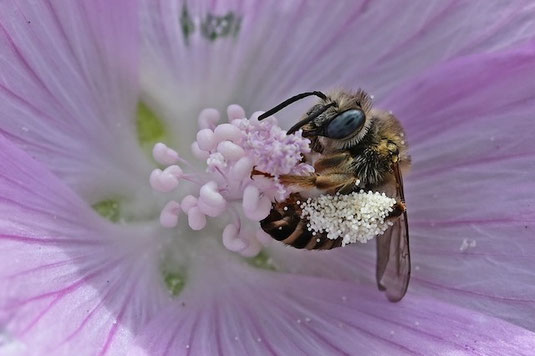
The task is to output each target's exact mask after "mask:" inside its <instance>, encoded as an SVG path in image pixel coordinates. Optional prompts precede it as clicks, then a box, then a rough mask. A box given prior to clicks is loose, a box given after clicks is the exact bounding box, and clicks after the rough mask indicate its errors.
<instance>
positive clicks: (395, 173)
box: [257, 90, 410, 302]
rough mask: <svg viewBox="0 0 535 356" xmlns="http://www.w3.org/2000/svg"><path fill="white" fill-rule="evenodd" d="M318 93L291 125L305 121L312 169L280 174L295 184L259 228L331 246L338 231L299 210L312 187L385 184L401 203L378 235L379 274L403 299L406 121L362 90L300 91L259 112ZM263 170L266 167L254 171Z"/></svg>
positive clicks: (328, 190) (307, 244) (300, 242)
mask: <svg viewBox="0 0 535 356" xmlns="http://www.w3.org/2000/svg"><path fill="white" fill-rule="evenodd" d="M312 95H315V96H317V97H319V98H320V100H319V102H318V103H317V104H316V105H314V106H312V108H311V109H310V110H308V112H307V113H306V114H305V115H304V117H303V118H302V119H301V120H300V121H299V122H297V123H296V124H295V125H294V126H293V127H291V128H290V129H289V130H288V134H291V133H294V132H296V131H297V130H299V129H302V135H303V137H307V138H309V139H310V141H311V150H312V154H311V155H310V157H306V158H304V159H306V160H308V161H309V162H310V163H311V164H313V166H314V169H315V172H314V173H313V174H311V175H308V176H298V175H283V176H280V181H281V182H282V183H283V184H285V185H288V186H292V188H294V189H295V190H296V193H295V194H292V195H291V196H290V198H288V199H287V200H286V201H283V202H276V203H274V204H273V206H272V210H271V212H270V214H269V216H268V217H266V218H265V219H264V220H262V221H261V227H262V229H263V230H264V231H265V232H267V233H268V234H269V235H271V236H272V237H273V238H274V239H276V240H279V241H282V242H284V243H286V244H288V245H291V246H293V247H296V248H305V249H332V248H335V247H339V246H341V245H342V243H341V240H340V239H336V240H333V239H329V238H327V236H325V235H326V234H323V235H322V234H319V235H318V234H314V235H313V233H312V232H311V231H309V229H307V222H306V221H303V218H302V217H301V214H300V208H299V200H301V199H303V197H304V196H307V195H313V194H336V193H338V194H350V193H352V192H354V191H359V190H361V189H364V190H371V191H379V192H384V193H385V194H386V195H388V196H389V197H392V198H395V199H396V201H397V202H398V203H397V207H396V209H394V211H393V213H392V216H391V217H390V219H392V221H393V224H392V226H390V227H389V228H388V230H386V232H384V234H383V235H382V236H379V237H377V238H376V241H377V266H376V280H377V286H378V288H379V290H382V291H385V292H386V295H387V297H388V299H389V300H390V301H393V302H396V301H399V300H401V298H403V296H404V295H405V292H406V291H407V287H408V284H409V278H410V253H409V229H408V222H407V211H406V208H405V197H404V193H403V179H402V175H401V170H402V169H405V168H408V167H409V165H410V157H409V155H408V152H407V144H406V142H405V139H404V132H403V128H402V127H401V124H400V123H399V121H398V120H397V119H396V118H395V117H394V115H392V113H389V112H385V111H382V110H379V109H376V108H373V107H372V100H371V97H370V96H369V95H368V94H366V93H365V92H364V91H362V90H357V91H355V92H349V91H335V92H332V93H330V94H328V95H326V94H323V93H322V92H319V91H313V92H306V93H302V94H299V95H296V96H294V97H292V98H290V99H288V100H286V101H284V102H282V103H281V104H279V105H277V106H276V107H274V108H273V109H271V110H268V111H267V112H265V113H264V114H262V115H261V116H260V117H259V120H262V119H264V118H266V117H268V116H271V115H272V114H274V113H276V112H278V111H279V110H281V109H283V108H284V107H286V106H288V105H290V104H292V103H294V102H295V101H297V100H300V99H303V98H305V97H308V96H312ZM257 173H258V174H262V172H257Z"/></svg>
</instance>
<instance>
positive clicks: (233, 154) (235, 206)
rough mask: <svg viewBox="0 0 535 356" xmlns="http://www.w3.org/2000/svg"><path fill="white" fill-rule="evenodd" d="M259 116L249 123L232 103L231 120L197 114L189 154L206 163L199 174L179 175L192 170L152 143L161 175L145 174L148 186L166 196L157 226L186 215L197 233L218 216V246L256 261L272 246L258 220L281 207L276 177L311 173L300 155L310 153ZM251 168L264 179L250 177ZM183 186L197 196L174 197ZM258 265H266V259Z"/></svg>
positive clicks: (283, 194) (282, 194)
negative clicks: (220, 226)
mask: <svg viewBox="0 0 535 356" xmlns="http://www.w3.org/2000/svg"><path fill="white" fill-rule="evenodd" d="M259 115H260V113H255V114H253V116H252V117H251V118H250V119H247V118H246V117H245V111H244V110H243V109H242V108H241V107H240V106H238V105H231V106H229V107H228V109H227V116H228V121H229V122H227V123H221V124H218V123H219V120H220V113H219V112H218V111H217V110H215V109H204V110H203V111H202V112H201V113H200V115H199V118H198V123H199V128H200V130H199V131H198V133H197V136H196V141H195V142H193V144H192V145H191V151H192V153H193V155H194V156H195V157H196V158H198V159H200V160H201V161H204V162H205V163H206V169H205V172H197V173H194V172H186V171H184V169H188V170H189V169H192V168H191V167H193V165H192V164H190V163H189V162H187V161H185V160H184V159H182V158H180V157H179V155H178V153H177V152H176V151H175V150H173V149H172V148H169V147H168V146H166V145H165V144H163V143H161V142H159V143H157V144H155V145H154V147H153V151H152V153H153V157H154V159H155V160H156V161H157V162H158V163H159V164H161V165H162V166H163V167H162V168H163V169H155V170H153V171H152V172H151V174H150V178H149V181H150V185H151V187H152V188H153V189H154V190H156V191H158V192H162V193H166V194H168V195H169V196H170V197H172V199H170V200H169V201H168V202H167V204H165V206H164V207H163V209H162V211H161V213H160V223H161V225H162V226H164V227H166V228H175V227H176V226H178V225H179V220H180V216H181V215H185V216H186V217H187V224H188V225H189V227H190V228H191V229H193V230H202V229H204V228H205V227H206V226H207V224H208V220H209V219H210V218H224V219H226V222H225V223H224V229H223V231H222V242H223V245H224V246H225V247H226V248H227V249H228V250H230V251H233V252H237V253H239V254H240V255H242V256H244V257H253V256H257V255H258V254H259V253H260V251H261V250H262V246H264V245H266V244H267V243H269V242H270V240H271V237H269V235H267V234H266V233H265V232H264V231H263V230H261V229H260V226H259V224H258V222H259V221H260V220H262V219H264V218H265V217H266V216H267V215H268V214H269V212H270V210H271V205H272V202H274V201H276V200H277V201H283V200H285V199H286V198H287V197H288V196H289V194H290V193H291V192H290V190H289V189H288V188H287V187H285V186H283V185H282V184H281V183H280V182H279V180H278V177H279V176H280V175H282V174H297V175H304V174H310V173H312V172H313V171H314V169H313V167H312V166H311V165H309V164H306V163H302V162H301V161H302V158H303V154H306V153H309V152H310V147H309V144H310V141H309V140H308V139H305V138H303V137H302V136H301V132H296V133H295V134H292V135H287V134H286V131H284V130H282V129H281V128H280V127H279V126H278V123H277V119H276V118H274V117H270V118H268V119H266V120H263V121H258V119H257V118H258V116H259ZM253 169H256V170H258V171H261V172H266V173H268V175H269V176H262V175H253V174H252V172H253ZM182 184H189V185H194V186H195V187H196V190H197V192H198V193H196V194H188V195H185V196H179V195H177V190H178V187H179V185H182ZM246 221H250V222H254V224H246V223H245V222H246ZM259 263H260V265H262V266H267V265H269V263H267V260H266V261H264V259H262V261H259ZM266 263H267V264H266ZM269 268H272V267H271V266H270V267H269Z"/></svg>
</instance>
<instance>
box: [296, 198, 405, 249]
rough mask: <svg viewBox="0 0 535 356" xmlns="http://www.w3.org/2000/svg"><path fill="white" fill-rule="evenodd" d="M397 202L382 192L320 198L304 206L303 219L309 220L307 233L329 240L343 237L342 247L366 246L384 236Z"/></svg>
mask: <svg viewBox="0 0 535 356" xmlns="http://www.w3.org/2000/svg"><path fill="white" fill-rule="evenodd" d="M395 204H396V200H395V199H392V198H389V197H387V196H386V195H385V194H384V193H379V192H375V193H374V192H371V191H369V192H364V191H362V190H361V191H360V192H358V193H357V192H353V193H351V194H348V195H340V194H336V195H320V196H318V197H315V198H309V199H308V200H307V201H306V202H303V203H301V205H300V207H301V209H302V211H301V217H302V218H303V219H307V220H308V221H309V223H308V224H307V227H308V230H309V231H312V232H316V233H318V232H319V233H325V232H326V233H327V238H329V239H332V240H336V239H338V238H340V237H342V246H345V245H347V244H350V243H355V242H361V243H366V242H367V241H368V240H371V239H373V238H374V237H375V236H378V235H381V234H383V233H384V232H385V231H386V230H387V229H388V228H389V227H390V226H392V221H387V220H386V218H387V217H388V216H389V214H390V213H391V212H392V211H393V209H394V205H395Z"/></svg>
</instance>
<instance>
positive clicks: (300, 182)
mask: <svg viewBox="0 0 535 356" xmlns="http://www.w3.org/2000/svg"><path fill="white" fill-rule="evenodd" d="M279 179H280V182H281V183H282V184H284V185H293V186H296V187H297V188H302V189H311V188H317V189H319V190H323V191H326V192H328V193H335V192H337V191H338V190H339V189H340V188H341V187H344V186H346V185H354V184H355V177H354V176H353V175H352V174H347V173H332V174H325V175H309V176H297V175H289V174H287V175H282V176H280V177H279Z"/></svg>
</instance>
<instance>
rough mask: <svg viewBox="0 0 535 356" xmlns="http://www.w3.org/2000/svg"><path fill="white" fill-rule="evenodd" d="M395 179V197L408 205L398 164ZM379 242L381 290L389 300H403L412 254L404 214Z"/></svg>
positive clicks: (377, 276)
mask: <svg viewBox="0 0 535 356" xmlns="http://www.w3.org/2000/svg"><path fill="white" fill-rule="evenodd" d="M393 170H394V176H395V178H396V196H397V198H398V199H400V200H401V201H402V202H405V196H404V192H403V178H402V177H401V171H400V169H399V165H398V163H397V162H396V163H394V164H393ZM376 240H377V269H376V279H377V287H378V288H379V290H384V291H385V292H386V296H387V297H388V300H390V301H391V302H398V301H400V300H401V298H403V296H404V295H405V292H407V287H408V286H409V279H410V275H411V256H410V251H409V224H408V220H407V212H406V211H405V212H404V213H403V214H402V215H401V216H400V217H399V218H398V219H396V221H395V222H394V225H392V226H391V227H390V228H389V229H388V230H386V231H385V233H384V234H383V235H382V236H378V237H377V238H376Z"/></svg>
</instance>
